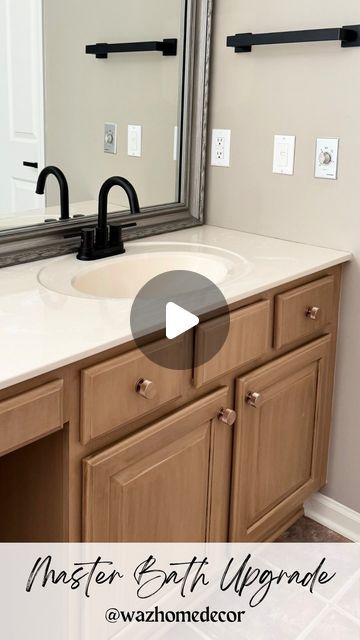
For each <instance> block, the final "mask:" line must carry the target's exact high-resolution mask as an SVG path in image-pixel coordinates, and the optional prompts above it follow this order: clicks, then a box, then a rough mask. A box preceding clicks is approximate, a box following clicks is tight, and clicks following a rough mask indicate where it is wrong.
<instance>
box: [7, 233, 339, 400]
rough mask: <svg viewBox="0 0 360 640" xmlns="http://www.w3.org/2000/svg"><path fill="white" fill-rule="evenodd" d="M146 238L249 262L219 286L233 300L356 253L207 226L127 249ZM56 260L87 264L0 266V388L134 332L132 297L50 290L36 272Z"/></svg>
mask: <svg viewBox="0 0 360 640" xmlns="http://www.w3.org/2000/svg"><path fill="white" fill-rule="evenodd" d="M149 242H156V243H169V242H170V243H174V242H176V243H193V244H200V245H207V246H211V247H215V248H216V249H217V250H219V249H223V250H225V251H231V252H233V253H235V254H237V255H238V256H241V257H242V258H244V259H245V260H246V261H248V265H249V268H248V269H246V270H245V272H244V273H243V274H242V275H240V276H239V277H238V278H232V279H230V281H229V282H228V283H227V282H226V280H225V281H224V282H223V283H221V284H220V285H219V288H220V289H221V290H222V292H223V294H224V296H225V298H226V299H227V301H228V303H229V304H230V303H233V302H236V301H239V300H243V299H245V298H248V297H249V296H252V295H254V294H257V293H261V292H262V291H266V290H269V289H272V288H273V287H276V286H278V285H281V284H285V283H287V282H290V281H292V280H295V279H296V278H301V277H302V276H306V275H309V274H312V273H316V272H317V271H321V270H322V269H326V268H328V267H331V266H334V265H336V264H340V263H343V262H347V261H349V260H351V254H350V253H346V252H343V251H335V250H333V249H325V248H321V247H315V246H310V245H304V244H298V243H294V242H286V241H284V240H277V239H274V238H267V237H264V236H257V235H252V234H248V233H242V232H239V231H233V230H229V229H221V228H218V227H211V226H207V225H206V226H203V227H196V228H191V229H185V230H183V231H176V232H174V233H168V234H166V235H161V236H156V237H153V238H150V239H149V238H148V239H146V240H137V241H135V242H131V243H127V251H128V254H130V255H131V252H132V250H134V249H133V248H134V247H135V248H136V251H138V249H139V245H140V244H145V245H146V243H149ZM144 249H145V247H144ZM121 259H122V256H120V257H119V258H118V260H121ZM139 259H141V258H139ZM55 262H59V263H60V262H62V263H63V264H64V269H66V268H67V269H69V266H70V267H72V266H74V263H75V262H76V263H77V264H76V265H75V266H76V268H78V269H80V270H82V269H86V268H89V263H80V262H79V261H77V260H76V257H75V255H69V256H65V257H61V258H54V259H52V260H44V261H41V262H33V263H29V264H25V265H19V266H14V267H8V268H6V269H0V354H1V360H0V389H4V388H6V387H9V386H11V385H14V384H17V383H19V382H23V381H24V380H27V379H30V378H33V377H35V376H37V375H40V374H42V373H46V372H48V371H52V370H54V369H57V368H58V367H61V366H64V365H67V364H70V363H72V362H76V361H78V360H81V359H83V358H86V357H88V356H91V355H94V354H96V353H100V352H102V351H105V350H106V349H110V348H112V347H115V346H118V345H120V344H124V343H126V342H129V341H130V340H131V339H132V336H131V330H130V309H131V301H129V300H116V299H98V298H85V297H76V296H73V295H66V294H63V293H55V292H54V291H50V290H49V289H47V288H45V287H44V286H43V285H41V284H40V282H39V279H38V276H39V272H40V270H42V269H43V268H44V267H45V266H47V265H53V264H54V263H55ZM102 262H104V261H102ZM91 265H94V263H91ZM144 267H145V269H146V264H145V265H144ZM189 270H191V264H189Z"/></svg>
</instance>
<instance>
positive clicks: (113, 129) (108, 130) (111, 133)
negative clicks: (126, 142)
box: [104, 122, 117, 154]
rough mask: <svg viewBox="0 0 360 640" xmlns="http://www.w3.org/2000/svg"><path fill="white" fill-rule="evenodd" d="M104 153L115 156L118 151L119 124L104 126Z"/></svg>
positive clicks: (109, 123)
mask: <svg viewBox="0 0 360 640" xmlns="http://www.w3.org/2000/svg"><path fill="white" fill-rule="evenodd" d="M104 151H105V153H113V154H115V153H116V151H117V124H114V123H113V122H107V123H106V124H105V125H104Z"/></svg>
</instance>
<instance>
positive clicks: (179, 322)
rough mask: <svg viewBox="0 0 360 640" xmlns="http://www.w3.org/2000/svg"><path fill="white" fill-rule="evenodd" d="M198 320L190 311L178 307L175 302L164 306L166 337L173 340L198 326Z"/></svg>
mask: <svg viewBox="0 0 360 640" xmlns="http://www.w3.org/2000/svg"><path fill="white" fill-rule="evenodd" d="M199 322H200V320H199V318H198V317H197V316H195V315H194V314H193V313H190V311H186V309H183V308H182V307H179V305H178V304H175V302H168V303H167V305H166V337H167V338H168V339H169V340H174V338H177V337H178V336H181V335H182V334H183V333H186V332H187V331H190V329H193V328H194V327H196V326H197V325H198V324H199Z"/></svg>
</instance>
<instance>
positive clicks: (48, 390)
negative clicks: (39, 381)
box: [0, 380, 63, 455]
mask: <svg viewBox="0 0 360 640" xmlns="http://www.w3.org/2000/svg"><path fill="white" fill-rule="evenodd" d="M62 428H63V381H62V380H55V381H54V382H50V383H49V384H45V385H42V386H40V387H37V388H35V389H32V390H31V391H28V392H26V393H22V394H19V395H16V396H14V397H13V398H9V399H8V400H3V401H2V402H0V455H4V454H5V453H9V452H10V451H13V450H14V449H18V448H19V447H22V446H24V445H26V444H29V443H30V442H33V441H34V440H37V439H38V438H42V437H44V436H46V435H48V434H49V433H53V432H54V431H57V430H58V429H62Z"/></svg>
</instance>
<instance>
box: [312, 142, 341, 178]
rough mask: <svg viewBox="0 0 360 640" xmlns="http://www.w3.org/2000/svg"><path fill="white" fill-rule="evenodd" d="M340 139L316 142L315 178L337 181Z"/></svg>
mask: <svg viewBox="0 0 360 640" xmlns="http://www.w3.org/2000/svg"><path fill="white" fill-rule="evenodd" d="M338 151H339V138H318V139H317V141H316V156H315V178H325V179H327V180H337V173H338Z"/></svg>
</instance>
